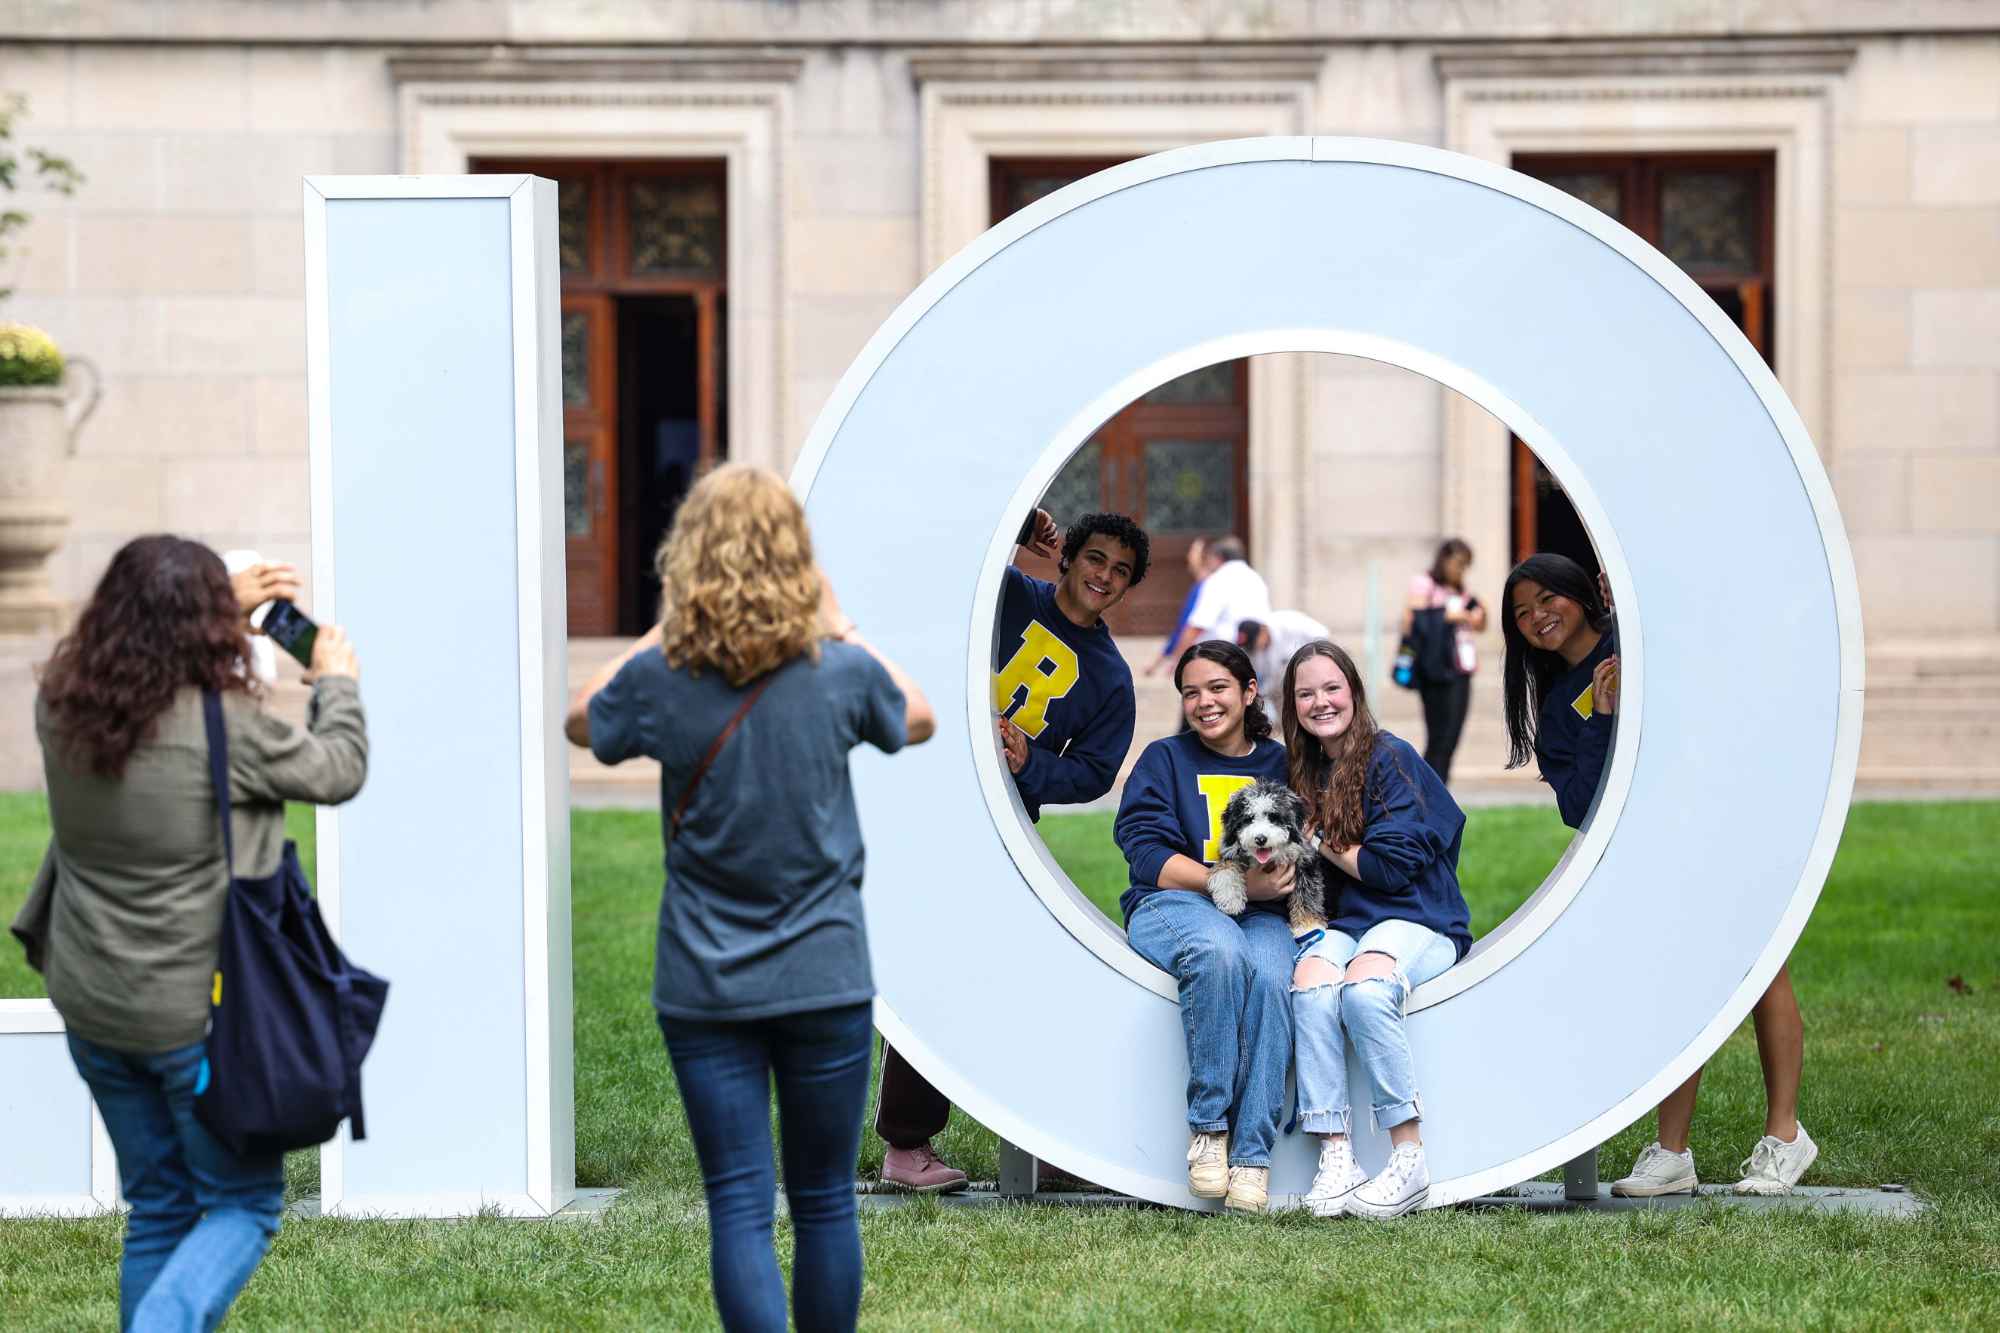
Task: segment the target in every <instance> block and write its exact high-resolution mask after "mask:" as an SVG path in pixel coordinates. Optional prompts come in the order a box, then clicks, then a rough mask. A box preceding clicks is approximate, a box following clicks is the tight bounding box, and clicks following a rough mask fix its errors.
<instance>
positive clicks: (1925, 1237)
mask: <svg viewBox="0 0 2000 1333" xmlns="http://www.w3.org/2000/svg"><path fill="white" fill-rule="evenodd" d="M1470 821H1471V822H1470V825H1469V827H1468V830H1467V834H1466V849H1467V850H1466V857H1465V866H1464V871H1465V875H1464V878H1465V885H1466V896H1467V898H1468V899H1469V900H1470V902H1471V903H1472V907H1473V918H1474V926H1475V929H1476V930H1480V931H1484V930H1486V929H1490V928H1491V927H1492V926H1493V925H1494V924H1496V923H1497V922H1498V921H1499V920H1500V919H1501V918H1502V917H1504V916H1505V915H1506V913H1507V912H1508V911H1510V910H1511V909H1512V907H1513V906H1514V905H1515V904H1516V903H1518V902H1519V901H1520V900H1521V899H1522V898H1523V897H1525V896H1526V895H1527V893H1528V892H1530V891H1531V890H1532V889H1533V888H1534V886H1535V885H1536V884H1537V883H1539V881H1540V879H1541V877H1542V875H1543V874H1544V873H1546V871H1547V869H1548V868H1549V866H1550V865H1552V864H1553V863H1554V861H1555V859H1556V857H1557V856H1558V855H1559V854H1560V853H1561V850H1562V848H1563V846H1564V845H1565V843H1566V842H1567V839H1568V832H1567V830H1565V829H1563V828H1562V827H1561V826H1560V825H1559V824H1558V823H1557V822H1556V818H1555V815H1554V812H1553V811H1552V810H1549V809H1546V808H1522V809H1502V810H1479V811H1474V812H1472V814H1471V816H1470ZM1108 825H1109V819H1108V817H1107V816H1101V815H1098V816H1092V815H1079V816H1052V817H1051V818H1049V819H1046V820H1044V821H1043V823H1042V825H1041V828H1042V831H1043V834H1044V836H1045V837H1046V838H1047V840H1048V842H1049V845H1050V847H1051V848H1052V849H1053V850H1054V852H1055V854H1056V855H1057V856H1058V857H1059V858H1060V859H1061V860H1062V862H1063V863H1064V865H1065V866H1067V867H1069V869H1070V871H1071V874H1072V877H1073V878H1075V879H1076V881H1077V882H1078V884H1079V885H1080V886H1081V887H1082V888H1083V889H1084V890H1085V891H1086V892H1087V893H1089V894H1090V895H1091V896H1092V897H1093V899H1094V900H1096V901H1097V902H1099V903H1100V904H1101V905H1104V906H1105V907H1107V909H1109V910H1112V911H1114V912H1115V910H1116V908H1115V900H1116V897H1117V894H1118V892H1119V891H1120V890H1121V889H1122V888H1123V887H1124V880H1123V863H1122V861H1121V860H1120V859H1119V858H1118V856H1117V853H1116V851H1115V849H1113V848H1111V847H1110V845H1109V838H1108V832H1109V829H1108ZM310 827H311V825H310V820H309V819H308V818H305V817H304V816H303V814H302V813H295V815H294V818H293V829H294V831H295V833H306V834H309V833H310ZM45 840H46V812H45V809H44V807H43V806H42V804H41V802H40V801H39V800H38V799H35V798H27V797H4V798H0V916H5V917H9V918H11V916H12V913H13V911H14V910H15V907H16V906H17V905H18V902H19V900H20V896H21V894H22V892H23V891H24V889H25V886H26V883H27V880H28V877H29V876H30V875H31V874H32V873H33V871H34V868H35V864H36V862H37V860H38V858H39V857H40V855H41V849H42V846H43V843H44V841H45ZM658 849H659V828H658V821H657V818H656V817H655V816H653V815H650V814H635V813H620V812H593V813H580V814H578V815H577V816H576V818H575V829H574V837H573V840H572V854H573V864H574V872H575V925H574V933H575V944H576V951H575V957H576V991H577V1004H576V1010H577V1019H576V1058H577V1175H578V1179H579V1182H580V1183H581V1184H584V1185H619V1186H622V1187H624V1189H625V1191H626V1192H625V1195H624V1197H623V1198H622V1199H621V1201H620V1202H619V1204H618V1205H617V1207H616V1208H614V1209H613V1210H612V1212H611V1213H610V1214H609V1215H608V1216H607V1217H606V1218H605V1219H603V1220H602V1221H600V1222H596V1223H592V1224H585V1225H548V1224H537V1223H521V1222H506V1221H501V1220H498V1219H479V1220H475V1221H472V1222H468V1223H461V1224H450V1223H436V1222H407V1223H393V1222H374V1223H357V1222H337V1221H331V1220H315V1221H309V1222H290V1223H287V1224H286V1227H285V1229H284V1231H283V1233H282V1234H281V1235H280V1236H279V1238H278V1241H277V1243H276V1245H275V1246H274V1247H273V1249H272V1252H271V1256H270V1258H269V1260H268V1261H267V1262H266V1263H265V1265H264V1267H263V1268H262V1269H261V1270H260V1271H259V1273H258V1275H257V1277H256V1278H255V1279H254V1280H253V1281H252V1282H251V1284H250V1286H249V1288H248V1289H247V1290H246V1291H245V1293H244V1296H243V1299H242V1300H241V1302H240V1303H239V1305H238V1307H237V1313H236V1315H235V1317H234V1319H233V1321H232V1324H231V1326H232V1327H237V1328H330V1327H340V1328H349V1327H354V1328H438V1329H444V1328H466V1327H481V1328H486V1327H563V1328H570V1327H581V1328H614V1327H616V1328H624V1327H654V1328H682V1327H689V1326H695V1327H701V1326H713V1323H714V1316H713V1312H712V1307H711V1305H710V1302H709V1296H708V1284H707V1238H706V1229H705V1225H704V1222H703V1217H702V1210H701V1192H700V1176H699V1173H698V1171H697V1170H696V1167H695V1162H694V1156H693V1153H692V1151H691V1149H690V1147H689V1145H688V1141H687V1134H686V1129H685V1125H684V1123H683V1121H682V1119H681V1113H680V1108H679V1105H678V1102H677V1099H676V1096H675V1092H674V1083H673V1077H672V1074H671V1073H670V1071H669V1069H668V1066H667V1060H666V1056H665V1053H664V1052H663V1051H662V1050H661V1048H660V1043H659V1037H658V1033H657V1029H656V1028H655V1027H654V1025H653V1022H652V1017H651V1014H650V1012H649V1008H648V1003H647V1001H648V995H649V990H650V977H649V972H650V968H651V960H652V930H653V922H654V914H655V909H656V905H657V893H658V871H657V866H658V856H659V851H658ZM1996 861H2000V804H1993V803H1963V804H1937V805H1868V806H1860V807H1857V808H1856V810H1855V812H1854V815H1853V818H1852V819H1851V820H1850V821H1849V824H1848V828H1847V834H1846V837H1845V839H1844V840H1843V842H1842V846H1841V852H1840V856H1839V859H1838V860H1837V861H1836V862H1835V865H1834V870H1833V874H1832V876H1831V878H1830V880H1829V881H1828V884H1827V888H1826V892H1825V894H1824V895H1823V896H1822V898H1821V900H1820V905H1819V908H1818V910H1817V912H1816V913H1815V915H1814V917H1813V922H1812V925H1811V926H1810V928H1809V929H1808V930H1807V932H1806V935H1805V938H1804V939H1803V941H1802V942H1801V944H1800V946H1799V949H1798V952H1797V953H1796V954H1795V956H1794V958H1793V975H1794V978H1795V980H1796V983H1797V985H1798V988H1799V993H1800V997H1801V1000H1802V1003H1803V1004H1804V1006H1805V1011H1806V1022H1807V1068H1806V1092H1805V1099H1804V1106H1803V1112H1804V1117H1805V1120H1806V1122H1807V1124H1809V1125H1810V1126H1811V1127H1812V1130H1813V1133H1814V1136H1815V1137H1816V1138H1818V1139H1819V1141H1820V1144H1821V1147H1822V1153H1823V1155H1822V1157H1821V1158H1820V1161H1819V1164H1818V1165H1817V1166H1816V1167H1815V1168H1814V1169H1813V1171H1812V1173H1811V1174H1810V1175H1809V1176H1808V1177H1807V1179H1808V1182H1809V1183H1822V1184H1862V1185H1872V1184H1876V1183H1880V1182H1885V1181H1900V1182H1906V1183H1908V1184H1910V1185H1911V1186H1912V1187H1914V1188H1915V1189H1916V1190H1918V1191H1919V1192H1920V1193H1921V1194H1922V1195H1924V1196H1925V1197H1927V1198H1928V1199H1930V1200H1931V1201H1932V1202H1933V1204H1934V1206H1933V1208H1932V1210H1931V1212H1930V1213H1929V1214H1928V1215H1927V1216H1925V1217H1924V1218H1922V1219H1920V1220H1918V1221H1914V1222H1888V1221H1868V1220H1862V1219H1854V1218H1848V1217H1843V1216H1837V1215H1824V1214H1803V1213H1801V1214H1788V1215H1782V1216H1755V1215H1750V1214H1747V1213H1744V1212H1741V1211H1737V1210H1731V1209H1728V1208H1721V1207H1712V1208H1710V1207H1705V1208H1701V1209H1694V1210H1688V1211H1685V1212H1678V1213H1673V1214H1658V1215H1651V1216H1623V1217H1563V1216H1536V1217H1529V1216H1526V1215H1522V1214H1516V1213H1508V1212H1497V1213H1470V1212H1459V1211H1446V1212H1442V1213H1432V1214H1425V1215H1422V1216H1419V1217H1415V1218H1410V1219H1406V1220H1405V1221H1404V1222H1402V1223H1400V1224H1398V1225H1396V1226H1391V1227H1371V1226H1367V1225H1364V1224H1360V1223H1352V1222H1350V1223H1318V1222H1315V1221H1313V1220H1311V1219H1309V1218H1304V1217H1299V1216H1285V1217H1269V1218H1254V1219H1245V1218H1228V1217H1208V1216H1196V1215H1191V1214H1182V1213H1176V1212H1169V1211H1151V1210H1149V1211H1139V1212H1126V1211H1109V1210H1108V1211H1098V1212H1067V1211H1056V1210H1051V1209H1003V1210H981V1211H979V1212H971V1211H964V1210H952V1209H945V1208H940V1207H938V1206H936V1205H933V1204H923V1205H920V1206H916V1207H911V1208H906V1209H901V1210H896V1211H893V1212H888V1213H880V1214H869V1215H867V1216H866V1217H865V1218H864V1221H863V1240H864V1244H865V1246H866V1249H867V1256H868V1278H867V1282H868V1285H867V1291H866V1295H865V1298H864V1302H863V1306H862V1312H863V1318H864V1322H865V1323H866V1324H867V1325H868V1326H870V1327H883V1328H912V1329H918V1328H921V1329H929V1328H939V1327H947V1328H950V1327H958V1328H975V1327H979V1328H986V1327H1017V1326H1023V1325H1030V1326H1035V1327H1091V1328H1096V1327H1104V1326H1111V1327H1133V1328H1137V1327H1142V1326H1145V1327H1167V1328H1196V1327H1233V1326H1246V1325H1272V1326H1278V1325H1284V1326H1305V1327H1333V1326H1347V1325H1375V1324H1395V1325H1399V1326H1405V1325H1409V1326H1414V1325H1424V1326H1442V1325H1459V1326H1464V1325H1470V1324H1480V1325H1485V1324H1513V1325H1531V1324H1532V1325H1551V1324H1557V1323H1560V1324H1564V1325H1595V1326H1613V1325H1616V1326H1632V1325H1644V1326H1649V1327H1652V1326H1675V1327H1688V1328H1695V1327H1704V1328H1705V1327H1712V1326H1715V1325H1718V1324H1722V1323H1729V1324H1732V1325H1753V1326H1765V1327H1774V1326H1784V1327H1792V1326H1800V1325H1815V1326H1826V1327H1836V1326H1837V1327H1879V1326H1884V1325H1887V1326H1902V1327H1919V1326H1921V1327H1926V1328H1928V1327H1935V1326H1958V1327H1993V1326H1995V1325H1996V1324H2000V1169H1996V1166H1995V1162H1996V1161H2000V959H1996V956H1995V952H1994V946H1995V944H1996V942H2000V885H1996V873H1995V870H1994V868H1993V867H1994V866H1995V864H1996ZM1954 977H1956V978H1958V979H1959V981H1960V983H1961V985H1962V986H1963V989H1960V988H1957V987H1954V986H1953V985H1952V984H1951V980H1952V978H1954ZM37 980H38V979H37V978H36V977H35V976H34V974H33V973H31V972H28V971H27V970H26V969H25V968H23V967H22V966H21V964H20V960H19V953H18V950H17V949H15V948H14V947H13V945H12V943H11V941H4V942H0V995H33V994H38V993H39V988H38V985H37ZM1761 1105H1762V1094H1761V1083H1760V1081H1759V1075H1758V1070H1757V1060H1756V1051H1755V1046H1754V1043H1753V1042H1752V1040H1751V1037H1750V1034H1749V1031H1748V1028H1747V1025H1746V1027H1745V1029H1744V1030H1743V1031H1741V1032H1739V1033H1737V1034H1736V1035H1735V1036H1734V1037H1733V1038H1731V1040H1730V1041H1729V1043H1728V1044H1727V1045H1726V1046H1725V1047H1724V1048H1723V1050H1722V1052H1721V1053H1720V1054H1718V1056H1717V1057H1716V1059H1715V1061H1714V1062H1713V1063H1712V1064H1711V1066H1710V1070H1709V1075H1708V1078H1707V1080H1706V1081H1705V1083H1704V1085H1703V1093H1702V1107H1701V1114H1700V1117H1699V1118H1698V1120H1697V1122H1696V1132H1695V1139H1694V1149H1695V1155H1696V1158H1697V1161H1698V1162H1699V1163H1700V1165H1701V1167H1702V1170H1703V1173H1704V1175H1706V1176H1708V1177H1709V1178H1712V1179H1713V1178H1724V1177H1727V1176H1728V1174H1729V1172H1730V1170H1731V1169H1732V1168H1734V1167H1735V1165H1736V1163H1737V1162H1738V1161H1739V1160H1740V1159H1741V1158H1742V1157H1744V1156H1745V1155H1747V1153H1748V1151H1749V1147H1750V1144H1751V1143H1752V1142H1754V1140H1755V1138H1756V1135H1757V1134H1758V1132H1759V1127H1760V1124H1761V1119H1762V1112H1761ZM1648 1131H1649V1126H1647V1125H1641V1126H1637V1127H1634V1128H1633V1129H1631V1130H1628V1131H1626V1132H1625V1133H1623V1134H1620V1135H1619V1136H1617V1137H1616V1138H1615V1139H1614V1140H1613V1141H1612V1142H1611V1143H1610V1144H1609V1145H1607V1147H1606V1150H1605V1158H1604V1161H1605V1165H1606V1167H1607V1168H1608V1169H1616V1170H1622V1169H1623V1167H1624V1165H1625V1164H1626V1163H1627V1162H1629V1161H1630V1159H1631V1157H1632V1155H1633V1153H1634V1152H1636V1150H1637V1149H1638V1147H1639V1146H1640V1145H1641V1144H1642V1143H1643V1142H1644V1141H1646V1140H1647V1139H1649V1138H1650V1133H1649V1132H1648ZM940 1147H941V1148H942V1149H943V1151H944V1152H945V1154H946V1155H947V1156H948V1157H949V1158H951V1159H952V1160H954V1161H955V1162H956V1163H958V1164H959V1165H961V1166H963V1167H965V1168H967V1169H968V1170H970V1171H971V1172H973V1173H974V1174H975V1175H986V1176H990V1175H992V1174H993V1173H994V1170H995V1165H996V1147H995V1140H994V1138H993V1136H992V1135H991V1134H990V1133H988V1132H986V1131H985V1130H984V1129H982V1128H981V1127H979V1126H977V1125H974V1124H972V1123H970V1122H969V1121H967V1120H966V1118H965V1117H963V1116H962V1115H961V1116H955V1117H954V1120H953V1125H952V1128H951V1130H950V1131H948V1133H947V1134H946V1136H945V1138H944V1140H943V1141H942V1143H941V1144H940ZM880 1155H881V1149H880V1145H879V1144H878V1143H876V1142H874V1140H873V1138H872V1136H868V1137H867V1138H866V1139H865V1140H864V1147H863V1154H862V1163H861V1167H862V1170H863V1171H864V1172H872V1171H874V1170H875V1169H876V1168H877V1167H878V1166H879V1164H880ZM316 1177H317V1170H316V1163H315V1162H314V1161H313V1160H312V1156H311V1155H310V1154H299V1155H298V1156H297V1158H296V1159H295V1161H294V1164H293V1171H292V1191H293V1192H294V1193H298V1192H302V1191H309V1190H311V1189H312V1188H313V1187H314V1185H315V1182H316ZM119 1226H120V1224H119V1223H118V1222H117V1221H116V1220H115V1219H94V1220H90V1221H79V1222H62V1221H27V1222H8V1223H0V1327H6V1328H10V1329H11V1328H49V1329H57V1328H61V1329H68V1328H74V1327H78V1326H81V1325H96V1326H100V1327H108V1326H111V1325H112V1324H114V1323H115V1320H116V1305H115V1298H116V1286H115V1283H116V1278H115V1269H116V1260H117V1252H118V1238H119ZM780 1241H781V1249H787V1250H788V1248H789V1246H788V1241H787V1238H786V1237H785V1236H784V1234H783V1231H782V1228H781V1235H780Z"/></svg>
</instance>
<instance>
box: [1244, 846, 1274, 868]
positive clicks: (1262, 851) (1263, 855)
mask: <svg viewBox="0 0 2000 1333" xmlns="http://www.w3.org/2000/svg"><path fill="white" fill-rule="evenodd" d="M1250 855H1252V856H1254V857H1256V858H1257V864H1258V865H1260V866H1267V865H1269V864H1271V858H1272V857H1273V856H1275V855H1277V853H1275V852H1273V851H1272V850H1271V849H1270V848H1269V847H1259V848H1258V849H1257V850H1256V851H1254V852H1252V853H1250Z"/></svg>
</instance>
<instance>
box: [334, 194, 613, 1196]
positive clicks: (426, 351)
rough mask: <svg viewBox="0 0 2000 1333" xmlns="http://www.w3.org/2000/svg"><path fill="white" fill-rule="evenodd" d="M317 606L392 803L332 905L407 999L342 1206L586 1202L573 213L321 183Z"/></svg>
mask: <svg viewBox="0 0 2000 1333" xmlns="http://www.w3.org/2000/svg"><path fill="white" fill-rule="evenodd" d="M305 240H306V321H307V340H306V354H307V361H308V368H307V369H308V376H309V381H310V407H311V426H310V433H311V453H312V509H313V589H312V590H313V598H314V605H313V608H312V610H313V611H314V613H315V615H316V616H317V618H319V619H320V620H321V621H322V622H323V623H325V622H333V623H338V624H340V625H341V626H343V627H344V628H345V629H346V630H347V632H348V634H349V635H350V636H351V637H352V639H353V641H354V644H355V647H356V650H357V652H358V655H359V657H360V660H361V664H362V672H361V696H362V702H363V705H364V706H365V708H366V710H367V715H368V742H369V756H368V781H367V785H366V786H365V787H364V789H363V790H362V793H361V795H360V796H359V797H358V798H356V799H355V800H354V801H353V802H352V803H350V804H348V805H346V806H344V807H341V808H339V809H334V810H322V811H321V812H320V815H319V894H320V900H321V905H322V908H323V910H324V912H325V914H326V918H327V921H328V923H329V925H330V926H331V927H332V929H333V931H334V933H335V934H336V936H337V937H338V938H339V940H340V942H341V945H342V947H343V948H345V949H346V950H347V951H348V953H349V954H350V955H351V956H352V957H353V958H354V959H355V960H356V962H358V963H359V964H360V965H362V966H364V967H366V968H368V969H369V970H371V971H374V972H377V973H379V974H381V975H382V976H384V977H386V978H388V980H389V983H390V990H389V1001H388V1007H387V1008H386V1010H385V1011H384V1013H383V1018H382V1027H381V1031H380V1034H379V1036H378V1037H377V1039H376V1043H375V1048H374V1051H373V1053H372V1054H371V1055H370V1056H369V1058H368V1062H367V1064H366V1066H365V1067H364V1070H363V1076H362V1088H363V1095H364V1100H365V1102H366V1106H367V1117H366V1130H367V1138H366V1139H365V1140H363V1141H361V1142H358V1143H357V1142H352V1141H350V1140H349V1138H348V1136H347V1133H346V1132H345V1131H343V1133H342V1135H341V1137H340V1138H339V1139H337V1140H336V1141H334V1142H333V1143H330V1144H328V1145H327V1146H326V1148H325V1149H324V1150H323V1151H322V1157H321V1163H322V1165H321V1188H322V1195H323V1197H322V1203H323V1207H324V1208H325V1210H326V1211H327V1212H329V1213H336V1214H349V1215H357V1214H386V1215H394V1216H404V1217H440V1216H454V1215H461V1214H465V1213H470V1212H474V1211H477V1210H479V1209H481V1208H489V1207H491V1208H497V1209H499V1210H500V1211H501V1212H503V1213H507V1214H513V1215H520V1216H531V1217H532V1216H547V1215H548V1214H551V1213H553V1212H556V1211H557V1210H559V1209H561V1208H562V1207H563V1206H564V1205H565V1204H566V1203H568V1202H569V1200H570V1198H571V1196H572V1195H573V1194H574V1193H575V1186H576V1136H575V1122H574V1104H575V1103H574V1084H573V1076H572V1051H571V1039H572V1032H571V993H570V905H569V770H568V759H567V755H566V753H565V750H564V747H563V739H562V735H561V718H562V705H563V689H564V683H565V682H564V662H565V613H564V576H563V550H564V546H563V542H564V538H563V514H562V496H563V490H562V486H563V480H562V468H561V450H562V430H561V426H562V416H561V413H562V401H561V391H562V385H561V377H562V371H561V355H560V351H559V345H558V341H557V316H558V307H559V302H560V288H559V279H558V274H557V263H556V187H555V185H554V184H553V183H552V182H550V181H546V180H541V179H538V178H535V177H532V176H450V177H441V176H440V177H433V176H382V177H329V176H318V177H312V178H309V179H308V180H307V181H306V187H305Z"/></svg>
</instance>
